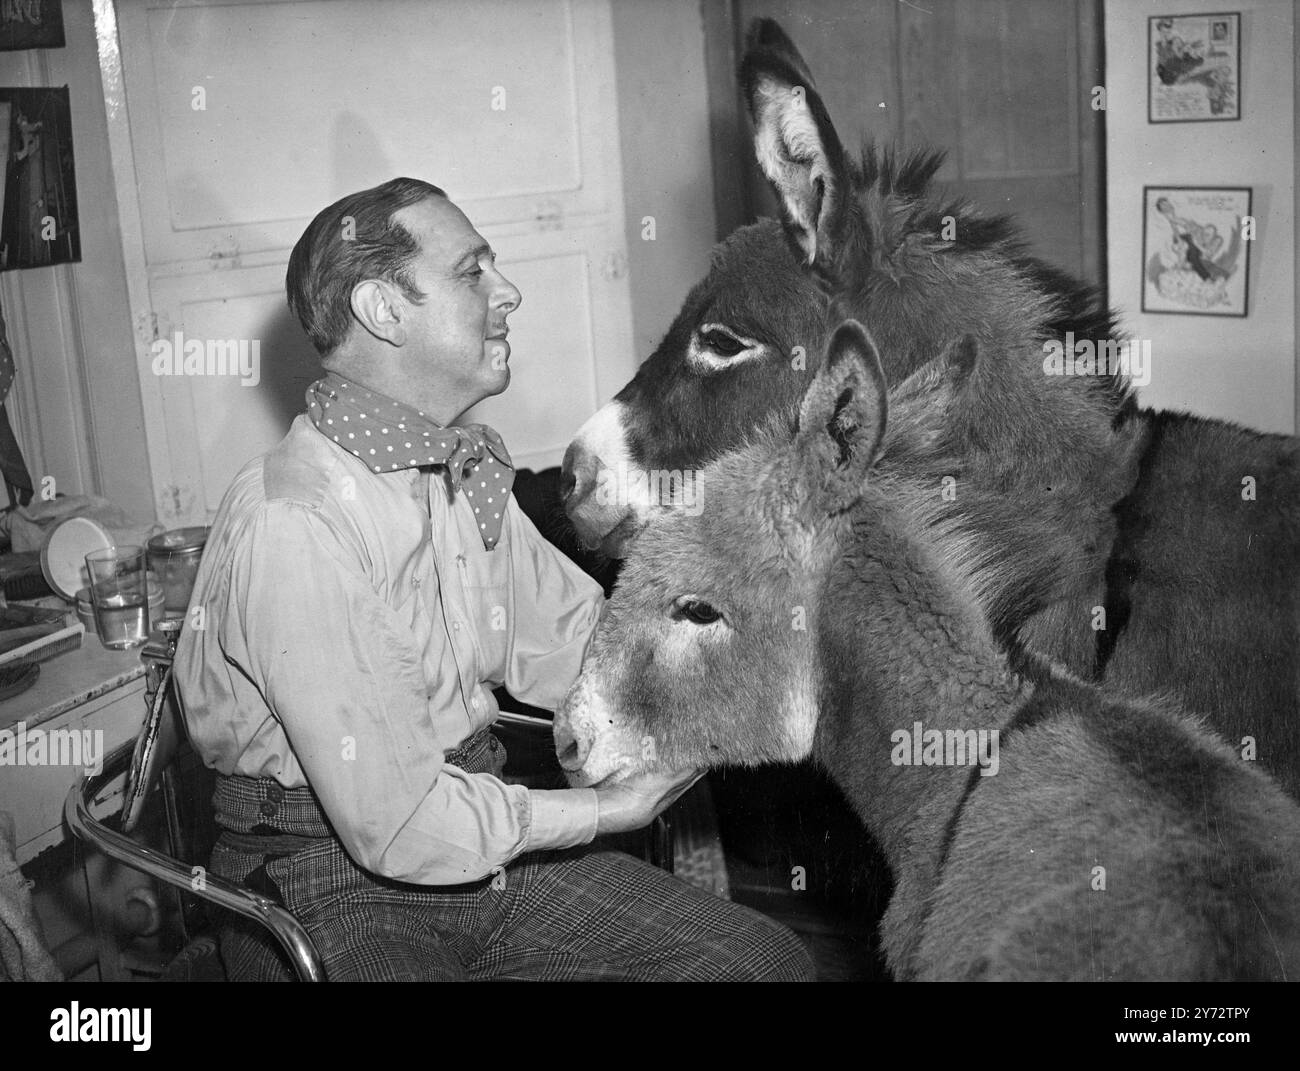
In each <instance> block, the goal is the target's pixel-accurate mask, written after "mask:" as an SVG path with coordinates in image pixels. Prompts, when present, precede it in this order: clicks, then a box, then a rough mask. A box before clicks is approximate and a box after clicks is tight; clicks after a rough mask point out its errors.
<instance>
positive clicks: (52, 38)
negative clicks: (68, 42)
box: [0, 0, 65, 52]
mask: <svg viewBox="0 0 1300 1071" xmlns="http://www.w3.org/2000/svg"><path fill="white" fill-rule="evenodd" d="M64 44H65V41H64V35H63V4H62V2H61V0H23V2H22V3H19V4H8V3H6V4H0V52H17V51H18V50H20V49H24V48H62V47H63V46H64Z"/></svg>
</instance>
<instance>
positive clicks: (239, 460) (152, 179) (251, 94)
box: [101, 0, 635, 524]
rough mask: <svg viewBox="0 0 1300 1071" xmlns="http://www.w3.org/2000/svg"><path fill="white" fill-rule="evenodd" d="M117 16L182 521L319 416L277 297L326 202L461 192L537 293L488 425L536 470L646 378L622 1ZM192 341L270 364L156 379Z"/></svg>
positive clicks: (132, 185) (147, 375) (119, 113)
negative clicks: (620, 393)
mask: <svg viewBox="0 0 1300 1071" xmlns="http://www.w3.org/2000/svg"><path fill="white" fill-rule="evenodd" d="M116 14H117V19H116V39H117V41H118V42H119V44H120V49H121V53H120V55H121V67H120V70H121V79H122V81H121V85H120V87H119V86H106V99H107V100H108V101H109V116H110V118H109V132H110V137H111V138H112V139H113V141H114V164H115V169H116V170H115V174H116V178H117V194H118V205H119V212H120V214H121V215H122V216H123V218H124V228H123V233H124V249H125V259H126V266H127V280H128V288H129V291H130V299H131V306H132V309H133V311H134V320H135V323H136V326H137V335H138V336H139V337H138V343H139V345H138V353H137V368H138V372H139V376H140V383H141V393H142V396H143V400H144V405H145V414H146V420H145V425H146V429H147V432H148V438H149V453H150V458H151V461H152V463H153V470H154V472H153V476H154V491H155V497H156V502H157V508H158V514H159V518H160V519H161V520H162V521H163V522H164V523H167V524H173V523H175V524H180V523H193V522H201V521H203V520H206V519H209V518H210V517H211V516H212V515H213V513H214V512H215V510H216V508H217V506H218V505H219V503H220V499H221V496H222V494H223V493H224V491H225V488H226V486H227V484H228V483H229V481H230V479H231V477H232V476H233V475H234V473H235V472H236V471H237V470H238V468H239V467H240V466H241V465H242V464H243V463H244V462H245V461H246V460H247V459H248V458H249V457H251V456H253V455H255V454H257V453H260V452H262V451H264V450H266V449H268V448H269V447H270V446H272V445H273V444H274V443H275V442H276V441H277V440H278V439H279V437H280V436H281V435H282V434H283V431H284V428H285V426H286V424H287V423H288V420H289V419H290V418H291V417H292V415H293V414H294V413H296V412H298V411H299V410H300V408H301V404H302V402H301V399H302V392H303V389H304V388H305V386H306V385H307V383H308V382H309V381H310V380H311V379H312V378H313V377H314V376H315V375H316V374H317V366H316V362H315V355H314V353H313V352H312V351H311V350H310V347H309V346H308V345H307V343H306V341H305V339H304V338H303V337H302V335H301V332H300V331H299V330H298V328H297V326H296V324H294V323H293V322H292V321H291V319H290V317H289V314H288V312H287V310H286V309H285V307H284V303H283V300H282V297H281V294H280V287H281V285H282V280H283V274H284V266H285V263H286V261H287V258H288V252H289V249H290V247H291V245H292V243H293V242H294V241H295V240H296V239H297V237H298V235H299V234H300V233H301V232H302V229H303V227H304V226H305V225H306V223H307V222H308V220H309V219H310V217H311V216H312V215H314V214H315V212H316V211H317V210H318V209H320V208H321V207H323V206H324V205H326V204H328V203H329V202H331V201H333V200H335V199H336V198H338V197H340V196H342V195H343V194H345V193H348V192H350V191H352V190H356V189H360V188H363V187H366V186H372V185H375V184H376V183H378V182H382V181H383V180H385V179H387V178H390V177H392V176H393V175H402V174H406V175H415V176H419V177H422V178H427V179H429V180H431V181H433V182H435V183H436V184H438V185H440V186H442V187H443V188H444V189H446V190H447V192H448V193H449V195H450V196H451V198H452V199H453V200H454V201H456V202H457V203H458V204H459V205H460V206H461V207H462V208H463V209H464V210H465V212H466V214H467V215H468V216H469V217H470V219H471V220H472V221H473V222H474V223H475V224H476V226H477V227H478V228H479V229H480V231H482V233H483V234H484V236H485V237H486V238H488V240H489V241H490V242H492V243H493V245H494V246H495V247H496V249H497V251H498V253H499V263H500V264H501V266H502V268H503V270H504V271H505V272H506V274H507V275H510V276H513V277H514V278H515V281H516V282H517V284H518V285H519V286H520V289H521V290H522V291H523V293H524V295H525V300H524V302H523V305H522V306H521V308H520V311H519V312H518V313H517V314H516V315H515V316H513V317H512V321H511V322H512V350H513V355H512V359H511V367H512V370H513V373H514V382H513V384H512V387H511V389H510V390H509V391H508V392H507V393H506V394H505V395H502V396H500V397H498V398H495V399H491V400H489V401H488V402H486V403H484V404H483V405H481V406H479V407H478V408H477V409H476V410H475V411H474V412H473V413H471V414H470V417H469V419H480V420H485V421H488V422H491V423H493V424H497V425H499V426H501V427H502V428H503V431H504V432H505V433H506V434H507V435H508V441H509V444H510V447H511V451H512V453H513V454H514V456H515V457H516V459H517V461H518V462H519V463H520V464H522V465H531V466H540V465H545V464H553V463H555V462H556V461H558V460H559V457H560V455H561V453H562V452H563V449H564V446H565V445H566V443H567V441H568V437H569V435H570V433H571V432H572V430H573V428H574V427H575V426H576V425H577V423H578V422H580V421H581V420H582V419H583V418H584V417H585V416H587V415H588V414H589V413H590V412H591V411H593V410H594V408H595V407H596V405H597V402H598V400H599V399H600V398H601V396H602V395H603V394H608V393H609V392H612V390H613V389H614V388H615V387H616V386H617V385H618V384H619V383H621V382H622V381H623V380H625V379H626V378H628V377H629V376H630V375H631V373H632V371H633V370H634V368H635V363H634V360H633V354H632V343H631V313H630V306H629V299H628V283H627V255H626V250H625V243H624V234H623V195H622V185H621V171H620V162H619V156H618V153H617V145H618V114H617V106H616V96H615V87H614V75H613V70H614V68H613V56H612V51H613V49H612V33H611V26H610V17H609V8H608V4H607V3H604V2H601V0H572V2H569V0H558V2H557V0H497V2H495V3H483V2H475V0H440V2H438V3H436V4H430V3H427V2H425V0H382V3H380V4H373V3H364V2H361V0H299V2H285V3H248V2H245V3H228V2H222V3H219V2H210V3H209V2H203V3H197V4H193V5H187V6H184V7H177V6H175V5H173V4H171V3H170V2H168V0H120V2H119V3H118V4H117V6H116ZM106 23H107V19H102V20H101V34H107V33H108V29H109V28H108V26H107V24H106ZM119 96H120V100H119ZM133 214H135V216H136V218H138V231H137V224H136V219H133V218H132V217H133ZM137 238H138V241H137ZM177 332H179V333H180V335H181V338H182V341H184V342H186V343H188V342H189V341H190V340H199V341H200V342H202V343H204V344H205V345H206V344H207V343H209V342H210V340H213V339H217V340H232V341H235V342H237V343H238V344H239V345H241V346H242V345H244V344H245V342H246V341H247V343H248V346H249V348H250V351H251V348H252V344H253V343H256V344H257V347H258V352H259V356H260V359H261V365H260V369H259V371H258V373H257V374H256V375H251V376H250V375H242V376H239V377H236V376H234V375H229V374H227V375H221V374H216V375H213V374H207V375H189V374H186V375H175V376H167V375H158V374H156V373H157V368H156V367H155V365H154V362H153V359H152V357H153V353H154V352H155V351H154V350H152V349H151V347H152V345H153V343H154V342H155V341H156V340H159V339H161V340H172V339H175V338H176V337H177ZM254 380H256V382H253V381H254Z"/></svg>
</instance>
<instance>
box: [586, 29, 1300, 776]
mask: <svg viewBox="0 0 1300 1071" xmlns="http://www.w3.org/2000/svg"><path fill="white" fill-rule="evenodd" d="M741 77H742V81H743V84H744V88H745V93H746V99H747V101H748V105H749V109H750V113H751V115H752V117H753V120H754V127H755V149H756V153H757V158H758V161H759V164H760V165H761V167H762V169H763V171H764V172H765V174H766V175H767V177H768V179H769V180H770V182H771V184H772V186H773V188H774V189H775V191H776V192H777V194H778V199H779V203H780V205H781V215H782V219H781V221H780V222H779V223H778V222H776V221H764V222H760V223H757V224H755V225H753V226H750V227H745V228H742V229H740V230H738V231H737V232H736V233H735V234H733V235H732V236H731V237H730V238H728V239H727V240H726V241H725V242H723V243H722V244H721V245H720V246H719V247H718V248H717V249H716V250H715V253H714V257H713V264H712V268H711V270H710V272H709V274H708V276H707V277H706V278H705V279H704V280H703V281H702V282H701V283H700V284H698V285H697V286H696V287H695V288H694V289H693V290H692V291H691V292H690V294H689V296H688V297H687V298H686V302H685V304H684V306H683V308H682V310H681V312H680V314H679V315H678V317H677V319H676V321H675V322H674V324H673V326H672V328H671V329H670V330H669V332H668V334H667V336H666V337H665V338H664V340H663V342H662V344H661V345H660V346H659V348H658V349H657V350H656V352H655V353H654V354H653V355H652V356H651V357H650V358H649V359H648V360H647V361H646V362H645V363H644V364H643V365H642V366H641V368H640V370H639V371H638V372H637V374H636V377H635V378H634V379H633V380H632V381H631V382H630V383H628V384H627V385H626V386H625V387H624V388H623V390H622V391H620V392H619V393H618V395H616V397H615V399H614V400H613V401H612V402H611V403H610V404H609V405H607V406H606V407H605V408H603V409H602V410H600V411H599V412H598V413H596V415H595V416H593V417H592V418H591V420H590V421H588V423H587V424H586V425H584V427H583V428H582V429H581V430H580V431H579V432H578V435H577V437H576V438H575V439H574V441H573V443H572V444H571V445H570V447H569V449H568V451H567V453H566V457H565V464H564V471H565V477H564V478H565V493H566V496H567V497H566V509H567V511H568V513H569V516H570V519H571V520H572V522H573V524H574V526H575V528H576V529H577V530H578V532H579V533H580V535H581V536H582V537H583V538H584V539H585V540H586V541H587V542H588V543H589V544H590V545H599V546H601V548H602V549H603V550H604V551H605V552H606V553H607V554H610V555H614V556H618V555H620V554H622V553H623V549H624V548H625V547H626V545H627V543H628V541H629V540H630V539H631V538H633V537H634V536H635V535H636V533H637V532H638V531H639V530H640V529H641V527H642V526H643V525H644V524H645V523H646V520H647V518H648V517H649V516H650V514H651V513H652V512H653V509H654V508H655V507H656V505H658V504H659V503H658V501H657V500H656V499H655V496H654V495H653V493H652V492H653V488H654V487H655V486H656V484H655V481H653V480H649V479H647V478H646V477H647V474H651V475H653V474H660V476H662V475H664V474H674V475H677V476H678V477H679V478H682V477H684V474H687V473H689V472H691V471H693V470H695V469H697V468H699V467H700V466H702V465H704V464H705V463H707V462H708V461H709V460H710V459H712V458H714V457H716V456H718V455H719V454H720V453H721V452H723V451H725V450H727V449H729V448H730V447H732V446H734V445H736V444H737V443H738V442H740V441H742V440H743V439H744V437H745V436H746V435H747V434H748V433H749V432H751V431H752V430H753V429H754V428H755V427H757V426H758V425H760V424H762V423H763V422H764V421H765V420H766V419H767V418H768V417H770V416H772V415H774V414H775V415H778V416H780V417H781V418H783V419H784V420H786V421H787V422H788V423H792V422H793V420H794V417H795V414H796V411H797V406H798V403H799V399H800V398H801V397H802V396H803V393H804V390H805V388H806V386H807V382H808V377H809V376H810V375H811V374H813V373H815V371H816V369H817V364H818V361H819V360H820V357H821V354H822V352H823V345H824V341H825V338H826V337H827V335H828V333H829V330H830V329H831V328H832V327H833V326H834V325H835V324H836V323H838V322H839V321H840V320H841V319H843V318H845V317H854V318H857V319H859V320H861V321H863V322H864V323H866V324H867V325H868V326H869V328H870V329H871V331H872V332H873V335H874V337H875V338H876V339H877V340H878V341H879V342H880V345H881V349H882V352H883V353H884V355H885V356H884V360H885V371H886V375H887V378H888V380H889V381H890V382H891V383H896V382H899V381H901V380H902V379H904V378H906V377H907V376H908V375H909V374H911V373H913V372H915V371H916V370H917V369H918V368H919V367H921V366H923V365H927V364H929V363H931V362H933V361H935V360H936V359H940V358H942V355H943V354H944V353H948V352H952V351H953V350H954V347H955V346H956V343H957V342H958V340H959V339H960V338H961V336H962V335H964V334H965V333H967V332H968V331H969V332H973V333H974V335H975V336H976V338H977V341H978V345H979V351H980V354H981V358H980V361H979V363H978V367H976V368H974V369H973V370H972V371H971V374H970V375H968V376H967V377H966V378H965V380H964V383H963V387H962V390H963V398H964V401H963V402H962V404H960V405H958V406H956V407H955V409H954V419H953V423H952V424H951V425H950V426H948V427H947V428H945V429H943V431H942V435H941V438H942V440H943V441H942V443H939V444H938V445H940V446H942V452H943V453H944V454H945V455H947V456H948V457H949V459H950V464H951V468H950V469H949V470H948V472H947V473H946V474H936V478H938V479H943V478H944V476H945V475H946V477H947V478H948V480H949V481H950V482H949V484H948V492H949V494H950V495H951V496H953V497H954V498H955V501H956V505H957V507H958V508H959V509H964V508H966V507H967V505H968V504H971V505H972V506H973V504H975V503H983V508H982V509H981V510H980V511H979V512H977V513H974V512H973V513H971V515H970V516H969V518H968V519H969V521H970V525H969V527H971V528H973V529H974V531H975V533H976V538H977V539H978V540H979V542H980V547H981V553H983V554H987V555H991V556H992V557H993V558H994V559H995V560H996V561H995V567H994V568H992V569H991V570H990V572H989V574H988V575H989V576H990V577H991V578H992V581H993V582H992V583H990V585H989V586H988V588H987V590H986V591H985V592H984V599H985V602H984V609H985V612H986V614H987V616H988V618H989V621H990V623H991V625H992V627H993V629H994V634H995V636H996V637H997V638H998V639H999V640H1000V641H1001V642H1002V643H1003V644H1004V645H1013V644H1019V645H1023V646H1026V647H1030V648H1034V649H1036V650H1038V651H1040V652H1041V653H1042V654H1043V655H1045V656H1046V657H1047V658H1049V659H1050V660H1052V661H1055V662H1059V663H1061V664H1062V665H1063V666H1065V667H1067V668H1068V669H1069V670H1070V671H1071V672H1072V673H1074V674H1075V675H1077V676H1079V677H1082V678H1084V679H1088V680H1094V681H1105V682H1106V683H1107V685H1109V686H1112V687H1113V688H1115V689H1124V690H1128V691H1129V692H1130V693H1132V694H1143V693H1147V692H1151V691H1167V692H1169V693H1171V694H1173V695H1175V696H1176V697H1177V698H1178V701H1179V702H1180V704H1181V705H1182V706H1184V707H1185V708H1187V709H1191V710H1195V711H1198V712H1201V713H1203V714H1205V715H1206V716H1207V717H1208V718H1209V719H1210V721H1211V722H1212V724H1213V725H1214V726H1215V727H1216V728H1217V729H1218V730H1219V731H1221V732H1222V733H1223V735H1224V736H1225V737H1226V738H1227V739H1228V740H1230V741H1232V742H1234V743H1235V744H1237V745H1238V746H1240V747H1241V748H1242V749H1243V751H1244V752H1246V753H1248V754H1253V755H1255V756H1256V757H1257V758H1258V760H1259V761H1260V762H1261V763H1262V765H1264V766H1265V767H1266V768H1267V769H1268V770H1270V771H1271V772H1272V773H1273V774H1274V775H1276V776H1277V777H1278V778H1279V779H1280V780H1281V781H1282V783H1283V784H1284V786H1285V787H1286V788H1287V789H1288V790H1289V791H1290V792H1291V793H1292V794H1293V795H1296V796H1297V797H1300V654H1298V652H1300V441H1298V440H1296V439H1295V438H1291V437H1288V436H1281V435H1265V434H1260V433H1256V432H1252V431H1248V430H1246V429H1244V428H1241V427H1238V426H1235V425H1232V424H1229V423H1225V422H1222V421H1217V420H1207V419H1200V418H1196V417H1192V416H1188V415H1185V414H1178V413H1164V412H1153V411H1150V410H1143V409H1140V408H1139V407H1138V405H1137V403H1136V400H1135V397H1134V395H1133V393H1132V390H1131V387H1130V383H1129V379H1128V377H1127V376H1126V375H1125V374H1124V372H1125V370H1124V369H1123V368H1119V367H1115V366H1113V365H1112V364H1111V362H1109V361H1107V360H1105V354H1107V353H1108V352H1113V347H1114V346H1116V345H1118V344H1119V339H1118V337H1117V335H1116V332H1115V328H1114V321H1113V316H1112V314H1111V313H1110V312H1109V311H1108V310H1107V309H1106V308H1104V307H1103V306H1102V304H1101V303H1100V301H1099V300H1098V296H1097V294H1096V293H1095V292H1094V291H1092V290H1090V289H1089V288H1087V287H1085V286H1082V285H1081V284H1078V283H1076V282H1074V281H1073V280H1071V279H1069V278H1068V277H1066V276H1065V275H1064V274H1062V273H1060V272H1058V271H1055V270H1053V269H1052V268H1050V267H1048V266H1046V265H1044V264H1042V263H1040V262H1038V261H1035V260H1034V259H1033V258H1031V257H1029V256H1027V255H1025V253H1024V252H1023V249H1022V247H1021V245H1020V244H1019V243H1018V241H1017V238H1016V232H1015V229H1014V227H1013V226H1012V224H1011V223H1010V221H1008V220H1006V219H1000V218H987V217H984V216H982V215H980V214H978V213H977V212H976V211H975V210H974V209H973V208H972V207H970V206H969V205H966V204H964V203H948V202H945V201H943V200H942V199H940V198H939V197H937V196H936V195H935V193H934V192H933V191H932V190H931V184H932V179H933V177H934V173H935V171H936V169H937V167H938V166H939V163H940V160H941V157H940V156H939V155H937V154H934V153H917V154H913V155H909V156H899V155H896V154H894V153H892V152H884V153H877V152H876V151H875V149H874V148H872V147H868V148H867V150H866V151H865V152H864V153H863V154H862V157H861V159H860V160H855V159H853V158H852V157H850V155H849V154H848V153H846V151H845V150H844V149H843V147H842V146H841V143H840V140H839V137H838V135H837V133H836V131H835V128H834V126H833V125H832V123H831V121H830V118H829V115H828V113H827V111H826V108H825V105H824V104H823V102H822V100H821V98H820V96H819V95H818V94H817V91H816V88H815V86H814V84H813V80H812V76H811V74H810V73H809V71H808V69H807V67H806V65H805V63H804V61H803V59H802V57H800V55H799V53H798V52H797V51H796V50H795V48H794V46H793V44H791V43H790V41H789V40H788V39H787V38H786V37H785V35H784V34H783V33H782V32H781V30H780V29H779V28H778V27H777V26H776V24H775V23H772V22H770V21H762V22H759V23H758V24H756V26H755V27H754V29H753V30H752V31H751V34H750V39H749V48H748V52H747V54H746V57H745V59H744V62H743V65H742V69H741ZM1076 342H1077V343H1078V345H1079V351H1078V352H1077V353H1071V352H1069V350H1070V348H1071V347H1072V346H1073V345H1074V344H1075V343H1076ZM1085 347H1090V348H1091V349H1092V351H1093V352H1092V355H1093V357H1094V358H1095V357H1096V353H1097V352H1100V353H1101V354H1102V355H1103V359H1102V360H1101V362H1100V363H1101V368H1100V369H1098V368H1097V367H1096V365H1097V363H1098V362H1097V361H1096V360H1095V359H1094V360H1093V361H1092V362H1091V363H1089V362H1088V360H1087V358H1088V356H1089V354H1088V352H1087V351H1086V349H1085ZM1076 356H1078V357H1079V358H1080V360H1079V361H1078V362H1077V363H1076V362H1075V360H1074V358H1075V357H1076ZM1157 356H1159V355H1157ZM1058 370H1059V371H1064V372H1067V373H1068V372H1071V371H1073V372H1075V373H1076V374H1073V375H1071V374H1064V375H1058V374H1053V373H1055V372H1056V371H1058ZM1080 371H1082V372H1083V373H1084V374H1077V373H1079V372H1080ZM1091 372H1095V373H1097V374H1088V373H1091ZM936 442H937V440H936ZM922 453H924V451H922ZM932 462H933V456H930V461H929V462H926V463H927V464H930V463H932ZM660 485H661V486H662V480H660Z"/></svg>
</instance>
